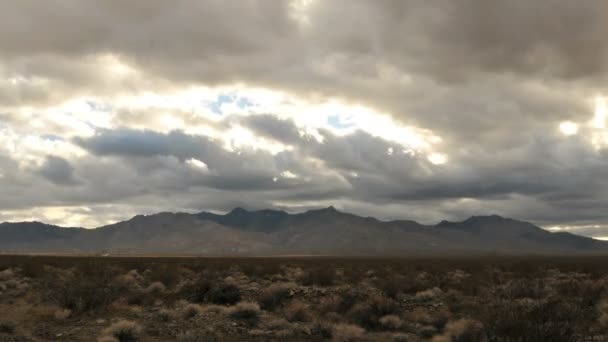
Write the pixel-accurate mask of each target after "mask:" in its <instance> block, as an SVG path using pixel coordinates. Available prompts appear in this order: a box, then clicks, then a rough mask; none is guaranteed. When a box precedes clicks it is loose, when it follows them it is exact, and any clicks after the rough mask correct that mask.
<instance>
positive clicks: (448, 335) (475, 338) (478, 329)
mask: <svg viewBox="0 0 608 342" xmlns="http://www.w3.org/2000/svg"><path fill="white" fill-rule="evenodd" d="M487 340H488V338H487V336H486V334H485V332H484V329H483V324H481V322H479V321H475V320H471V319H459V320H457V321H451V322H449V323H448V324H447V325H446V326H445V329H444V331H443V334H442V335H440V336H435V337H434V338H433V342H485V341H487Z"/></svg>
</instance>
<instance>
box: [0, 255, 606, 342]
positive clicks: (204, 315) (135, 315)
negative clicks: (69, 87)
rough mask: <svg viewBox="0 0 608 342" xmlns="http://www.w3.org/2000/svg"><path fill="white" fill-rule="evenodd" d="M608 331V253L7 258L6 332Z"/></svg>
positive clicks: (4, 335) (553, 334)
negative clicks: (381, 256) (502, 255)
mask: <svg viewBox="0 0 608 342" xmlns="http://www.w3.org/2000/svg"><path fill="white" fill-rule="evenodd" d="M589 340H593V341H608V256H584V257H583V256H580V257H548V256H546V257H538V256H537V257H498V256H483V257H482V256H480V257H434V258H431V257H427V258H422V257H410V258H362V257H360V258H333V257H283V258H197V257H111V256H110V257H93V256H11V255H3V256H0V341H105V342H110V341H589Z"/></svg>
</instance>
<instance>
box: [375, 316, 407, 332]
mask: <svg viewBox="0 0 608 342" xmlns="http://www.w3.org/2000/svg"><path fill="white" fill-rule="evenodd" d="M380 325H381V326H382V327H383V328H384V329H387V330H398V329H399V328H401V327H402V326H403V321H402V320H401V318H399V316H397V315H386V316H382V317H381V318H380Z"/></svg>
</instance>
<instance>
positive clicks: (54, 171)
mask: <svg viewBox="0 0 608 342" xmlns="http://www.w3.org/2000/svg"><path fill="white" fill-rule="evenodd" d="M38 172H39V173H40V175H42V176H43V177H44V178H46V179H48V180H49V181H51V182H53V183H55V184H58V185H75V184H76V183H77V180H76V178H75V176H74V168H73V167H72V165H70V162H68V161H67V160H65V159H63V158H61V157H56V156H47V157H46V160H45V161H44V164H42V166H41V167H40V169H39V170H38Z"/></svg>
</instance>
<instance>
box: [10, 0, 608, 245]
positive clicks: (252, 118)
mask: <svg viewBox="0 0 608 342" xmlns="http://www.w3.org/2000/svg"><path fill="white" fill-rule="evenodd" d="M0 13H1V14H0V19H2V20H0V188H1V189H2V191H1V192H0V220H21V219H38V220H45V221H49V222H53V223H59V224H64V225H85V226H97V225H100V224H104V223H107V222H112V221H114V220H118V219H124V218H127V217H129V216H130V215H133V214H137V213H149V212H155V211H161V210H172V211H177V210H185V211H196V210H201V209H205V210H217V211H223V210H228V209H231V208H232V207H234V206H245V207H250V208H263V207H274V208H283V209H289V210H300V209H306V208H310V207H318V206H325V205H335V206H336V207H340V208H342V209H344V210H348V211H354V212H357V213H360V214H364V215H375V216H379V217H382V218H412V219H417V220H420V221H422V222H425V223H431V222H437V221H439V220H441V219H461V218H464V217H467V216H469V215H473V214H487V213H497V214H502V215H505V216H512V217H516V218H521V219H527V220H532V221H534V222H536V223H538V224H541V225H543V226H545V227H548V228H552V229H566V230H572V231H575V232H581V233H584V234H586V235H590V236H608V215H607V214H605V210H604V208H606V205H607V204H608V203H607V200H606V198H608V196H607V195H608V179H607V178H606V176H605V174H606V173H605V170H606V169H607V166H608V154H607V152H606V146H607V144H608V131H606V130H605V127H604V125H603V123H604V121H603V120H604V119H605V117H603V116H602V115H601V110H597V109H598V108H601V103H602V99H601V96H603V94H607V95H608V89H607V86H606V84H608V83H607V81H608V77H607V76H608V58H607V57H608V43H607V42H606V39H605V37H606V36H607V35H608V25H606V22H608V5H607V4H606V3H605V2H604V1H600V0H597V1H594V0H591V1H583V2H576V3H575V2H572V1H567V0H548V1H543V2H535V3H531V2H529V1H519V0H517V1H507V0H504V1H502V0H499V1H493V2H487V1H483V0H465V1H460V2H458V4H455V3H454V2H452V1H447V0H446V1H437V2H433V3H429V2H426V1H415V0H406V1H402V0H399V1H397V0H395V1H393V0H382V1H363V0H348V1H346V0H344V1H342V0H336V1H320V0H292V1H254V0H251V1H215V0H206V1H190V0H179V1H172V2H166V1H160V0H159V1H156V0H153V1H149V0H148V1H130V2H128V3H125V2H124V1H114V0H111V1H103V2H83V1H75V0H53V1H45V2H44V3H41V2H39V1H31V0H24V1H19V2H18V3H10V4H8V3H6V4H0Z"/></svg>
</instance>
